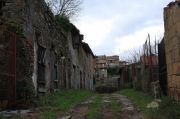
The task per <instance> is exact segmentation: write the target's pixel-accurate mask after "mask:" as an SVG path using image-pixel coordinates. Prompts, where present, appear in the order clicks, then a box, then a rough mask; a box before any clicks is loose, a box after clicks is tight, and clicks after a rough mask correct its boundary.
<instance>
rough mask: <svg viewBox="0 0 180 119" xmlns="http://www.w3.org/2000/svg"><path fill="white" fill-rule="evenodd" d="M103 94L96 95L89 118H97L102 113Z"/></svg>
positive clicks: (90, 108)
mask: <svg viewBox="0 0 180 119" xmlns="http://www.w3.org/2000/svg"><path fill="white" fill-rule="evenodd" d="M101 107H102V96H100V95H96V98H95V100H94V102H93V103H92V104H91V105H90V107H89V111H88V119H97V118H99V117H100V115H101Z"/></svg>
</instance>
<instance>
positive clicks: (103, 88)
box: [96, 83, 117, 93]
mask: <svg viewBox="0 0 180 119" xmlns="http://www.w3.org/2000/svg"><path fill="white" fill-rule="evenodd" d="M114 91H117V88H116V87H114V86H112V85H110V84H105V83H104V84H99V85H97V86H96V92H98V93H112V92H114Z"/></svg>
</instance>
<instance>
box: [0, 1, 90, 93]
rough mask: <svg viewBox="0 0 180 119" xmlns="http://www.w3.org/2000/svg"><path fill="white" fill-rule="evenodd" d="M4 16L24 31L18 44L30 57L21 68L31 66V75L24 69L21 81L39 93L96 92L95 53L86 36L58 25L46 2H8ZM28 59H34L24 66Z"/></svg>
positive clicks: (6, 2)
mask: <svg viewBox="0 0 180 119" xmlns="http://www.w3.org/2000/svg"><path fill="white" fill-rule="evenodd" d="M0 13H1V14H0V15H1V16H0V18H1V19H3V20H5V21H10V22H11V21H13V22H15V23H17V24H18V25H19V26H21V28H22V31H21V33H20V34H21V36H20V37H22V38H18V40H19V41H17V42H19V43H21V44H20V45H19V46H21V47H22V48H23V50H24V51H25V54H26V55H25V58H23V57H20V58H19V59H18V62H19V64H20V65H19V66H20V68H22V67H25V66H26V65H25V64H30V66H28V67H27V70H28V71H30V72H29V74H28V75H26V74H23V73H19V74H18V71H19V70H20V69H17V74H18V75H19V77H21V78H18V79H17V80H24V81H28V82H31V83H32V84H33V86H34V89H35V93H38V92H41V93H47V92H51V91H54V90H56V89H60V88H86V89H93V85H92V84H93V82H92V81H93V66H92V63H91V62H92V59H93V53H92V51H86V49H85V48H84V47H83V42H82V35H80V33H79V30H78V29H77V28H76V27H75V26H73V25H72V26H73V29H71V30H69V31H65V30H63V28H62V27H59V26H58V25H57V22H56V20H55V17H54V15H53V14H52V12H51V11H50V9H49V8H48V7H47V5H46V3H45V2H44V0H5V4H4V3H3V7H2V8H0ZM57 26H58V27H57ZM19 46H17V47H18V48H19ZM18 48H17V49H18ZM20 52H22V50H19V51H18V53H20ZM28 57H31V58H32V60H30V61H28V60H27V61H25V64H23V63H22V62H23V61H24V59H28ZM21 61H22V62H21ZM22 69H23V68H22Z"/></svg>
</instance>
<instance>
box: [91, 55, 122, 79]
mask: <svg viewBox="0 0 180 119" xmlns="http://www.w3.org/2000/svg"><path fill="white" fill-rule="evenodd" d="M94 63H95V64H94V66H95V78H96V80H105V79H107V77H108V73H107V69H108V68H116V67H119V66H120V61H119V56H117V55H113V56H106V55H101V56H96V57H95V60H94Z"/></svg>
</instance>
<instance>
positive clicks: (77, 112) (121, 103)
mask: <svg viewBox="0 0 180 119" xmlns="http://www.w3.org/2000/svg"><path fill="white" fill-rule="evenodd" d="M97 97H100V98H101V99H100V102H99V103H98V104H100V105H99V110H98V113H99V115H98V117H96V118H93V119H143V118H142V116H141V114H140V113H139V111H138V109H137V108H136V107H135V106H134V104H133V103H132V102H131V101H130V100H129V99H127V98H126V97H125V96H123V95H120V94H118V93H113V94H97V95H95V96H93V97H91V98H89V99H88V100H86V101H84V102H82V103H80V104H78V105H77V106H75V107H74V108H73V109H72V110H71V111H70V112H68V113H67V115H66V114H65V115H64V114H59V115H57V119H88V113H89V111H90V108H91V106H92V105H93V104H95V101H96V100H97ZM113 103H115V104H113ZM117 108H118V109H117ZM119 109H120V110H119ZM4 114H6V113H4ZM12 114H13V113H12ZM8 115H10V112H8ZM25 115H26V116H25V117H26V118H25V119H38V111H34V112H27V114H25ZM62 115H64V116H62Z"/></svg>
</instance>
